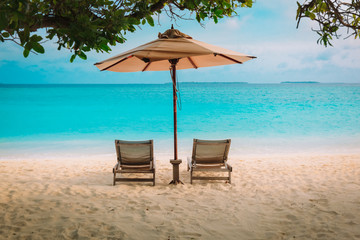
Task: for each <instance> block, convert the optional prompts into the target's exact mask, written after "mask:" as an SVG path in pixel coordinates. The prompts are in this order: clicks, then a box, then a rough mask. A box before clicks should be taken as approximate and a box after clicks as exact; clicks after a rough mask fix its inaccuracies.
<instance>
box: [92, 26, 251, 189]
mask: <svg viewBox="0 0 360 240" xmlns="http://www.w3.org/2000/svg"><path fill="white" fill-rule="evenodd" d="M253 58H256V57H254V56H249V55H246V54H243V53H239V52H235V51H231V50H228V49H224V48H221V47H217V46H214V45H211V44H207V43H204V42H200V41H197V40H195V39H193V38H192V37H190V36H189V35H186V34H184V33H182V32H180V31H179V30H177V29H174V28H173V27H172V28H171V29H169V30H167V31H165V32H164V33H159V34H158V39H156V40H154V41H152V42H148V43H145V44H143V45H141V46H139V47H136V48H134V49H131V50H129V51H126V52H123V53H121V54H119V55H116V56H114V57H112V58H109V59H106V60H104V61H101V62H98V63H95V66H96V67H98V68H99V69H100V70H101V71H105V70H107V71H112V72H139V71H142V72H144V71H169V70H170V73H171V78H172V89H173V112H174V159H171V160H170V162H171V163H172V164H173V180H172V181H171V183H174V184H177V183H179V182H180V180H179V164H180V163H181V160H180V159H178V151H177V107H176V102H177V88H176V70H180V69H188V68H195V69H197V68H200V67H212V66H220V65H228V64H242V63H244V62H246V61H248V60H251V59H253Z"/></svg>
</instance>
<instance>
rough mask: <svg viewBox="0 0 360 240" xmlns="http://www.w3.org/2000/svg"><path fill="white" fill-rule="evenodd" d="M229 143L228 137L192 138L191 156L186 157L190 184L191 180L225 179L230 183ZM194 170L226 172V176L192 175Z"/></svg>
mask: <svg viewBox="0 0 360 240" xmlns="http://www.w3.org/2000/svg"><path fill="white" fill-rule="evenodd" d="M230 143H231V140H230V139H225V140H199V139H194V144H193V152H192V157H191V158H188V166H187V170H188V171H190V183H191V184H192V182H193V180H226V181H229V183H231V172H232V167H231V166H230V165H229V164H227V159H228V153H229V148H230ZM195 172H227V173H228V176H227V177H219V176H217V177H208V176H194V175H193V174H194V173H195Z"/></svg>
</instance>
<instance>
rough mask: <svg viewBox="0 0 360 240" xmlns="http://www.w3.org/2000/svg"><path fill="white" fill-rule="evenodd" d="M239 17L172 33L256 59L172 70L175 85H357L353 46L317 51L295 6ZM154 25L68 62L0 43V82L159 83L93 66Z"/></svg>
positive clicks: (359, 76) (261, 3)
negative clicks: (176, 79) (109, 49)
mask: <svg viewBox="0 0 360 240" xmlns="http://www.w3.org/2000/svg"><path fill="white" fill-rule="evenodd" d="M238 13H239V16H237V17H232V18H224V19H221V20H220V22H219V23H218V24H214V23H212V22H206V23H205V27H204V28H203V27H201V26H200V25H199V24H198V23H197V22H196V21H195V20H194V21H186V20H179V21H177V23H176V24H175V28H177V29H179V30H180V31H182V32H184V33H186V34H188V35H190V36H192V37H193V38H194V39H196V40H199V41H204V42H207V43H210V44H214V45H218V46H221V47H224V48H228V49H231V50H235V51H239V52H242V53H246V54H249V55H254V56H257V57H258V58H257V59H255V60H251V61H248V62H246V63H245V64H242V65H237V64H236V65H229V66H220V67H213V68H201V69H198V70H182V71H179V72H178V77H179V81H198V82H205V81H226V82H229V81H241V82H249V83H278V82H282V81H319V82H347V83H360V60H359V59H360V58H359V56H360V40H359V39H357V40H355V39H353V38H349V39H346V40H343V39H340V40H335V41H334V42H333V45H334V47H328V48H325V47H324V46H322V45H318V44H317V43H316V41H317V34H316V33H314V32H312V31H311V28H312V27H313V28H315V27H316V25H315V23H313V22H310V21H303V22H302V24H301V26H300V28H299V29H296V20H295V15H296V1H293V0H291V1H289V0H275V1H271V3H270V1H266V0H258V1H256V3H255V4H254V6H253V8H251V9H239V10H238ZM160 24H161V25H156V26H155V27H150V26H145V27H144V26H143V27H142V29H138V30H137V31H136V32H135V33H131V34H127V35H126V37H127V40H128V41H127V42H126V43H125V44H119V45H117V46H116V47H113V51H112V52H111V53H110V54H107V53H104V54H98V53H96V52H93V53H89V54H88V60H86V61H84V60H81V59H79V58H77V59H76V60H75V62H74V63H70V62H69V59H70V56H71V53H69V52H68V51H66V50H62V51H57V50H56V48H57V46H56V45H55V44H54V43H52V42H47V43H46V44H45V47H46V49H45V50H46V53H45V54H39V55H34V54H30V56H29V57H28V58H24V57H23V55H22V49H21V48H20V47H19V46H17V45H15V44H13V43H0V72H1V75H0V76H1V77H0V83H165V82H169V81H170V74H169V73H168V72H166V71H165V72H144V73H142V72H140V73H113V72H107V71H104V72H100V71H99V70H98V69H97V68H96V67H95V66H94V65H93V64H94V63H95V62H98V61H101V60H104V59H107V58H109V57H111V56H114V55H117V54H119V53H121V52H123V51H126V50H129V49H131V48H134V47H136V46H138V45H140V44H143V43H146V42H149V41H152V40H154V39H156V38H157V34H158V32H164V31H165V30H167V29H168V28H169V27H170V26H171V23H170V22H169V20H168V19H167V18H166V17H165V16H161V19H160Z"/></svg>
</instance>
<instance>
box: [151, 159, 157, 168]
mask: <svg viewBox="0 0 360 240" xmlns="http://www.w3.org/2000/svg"><path fill="white" fill-rule="evenodd" d="M155 165H156V160H155V159H153V160H152V161H151V162H150V169H155Z"/></svg>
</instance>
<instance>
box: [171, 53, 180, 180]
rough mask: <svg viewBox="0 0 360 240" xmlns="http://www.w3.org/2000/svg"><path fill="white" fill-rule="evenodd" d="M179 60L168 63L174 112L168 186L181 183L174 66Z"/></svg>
mask: <svg viewBox="0 0 360 240" xmlns="http://www.w3.org/2000/svg"><path fill="white" fill-rule="evenodd" d="M178 61H179V59H171V60H169V62H170V63H171V69H170V73H171V78H172V83H173V110H174V159H170V163H171V164H172V165H173V180H172V181H171V182H170V183H169V184H175V185H176V184H178V183H182V182H181V181H180V172H179V165H180V163H181V162H182V161H181V159H178V149H177V107H176V101H177V95H176V64H177V63H178ZM182 184H183V183H182Z"/></svg>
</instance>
